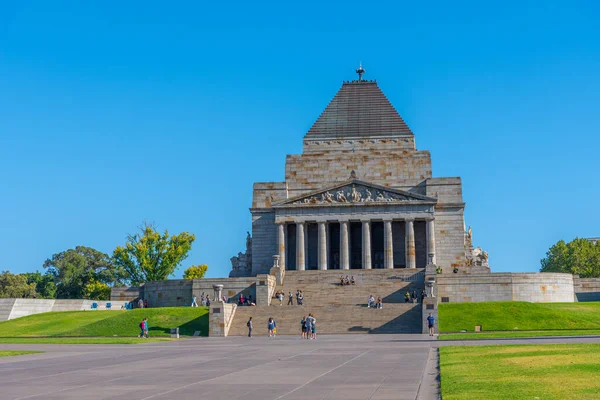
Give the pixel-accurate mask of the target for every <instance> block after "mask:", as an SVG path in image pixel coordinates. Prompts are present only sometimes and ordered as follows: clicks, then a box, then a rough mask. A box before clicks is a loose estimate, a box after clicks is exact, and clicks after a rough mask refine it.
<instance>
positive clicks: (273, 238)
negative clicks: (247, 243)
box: [252, 212, 279, 275]
mask: <svg viewBox="0 0 600 400" xmlns="http://www.w3.org/2000/svg"><path fill="white" fill-rule="evenodd" d="M275 254H279V251H278V248H277V225H275V213H274V212H257V213H253V214H252V274H253V275H257V274H268V273H269V271H270V270H271V267H273V256H274V255H275Z"/></svg>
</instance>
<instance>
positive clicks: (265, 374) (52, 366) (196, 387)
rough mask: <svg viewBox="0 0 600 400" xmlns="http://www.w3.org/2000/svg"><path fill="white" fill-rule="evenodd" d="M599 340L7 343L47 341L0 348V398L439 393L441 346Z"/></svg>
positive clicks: (398, 397)
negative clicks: (3, 353) (15, 353)
mask: <svg viewBox="0 0 600 400" xmlns="http://www.w3.org/2000/svg"><path fill="white" fill-rule="evenodd" d="M598 342H600V337H591V338H573V339H567V338H539V339H514V340H512V339H511V340H485V341H483V340H482V341H464V342H463V341H456V342H439V341H436V340H431V339H430V338H429V337H428V336H426V335H329V336H322V337H320V338H319V339H318V340H301V339H300V338H298V337H292V336H285V337H276V338H268V337H256V338H252V339H249V338H243V337H230V338H196V339H189V340H185V341H180V342H158V343H148V344H141V345H131V346H128V345H23V344H21V345H19V344H11V345H1V344H0V350H8V349H21V350H43V351H45V353H43V354H31V355H25V356H19V357H3V358H0V388H1V391H0V398H1V399H2V400H4V399H13V400H16V399H82V398H84V399H132V400H142V399H197V398H207V399H245V400H253V399H256V400H268V399H285V400H292V399H373V400H375V399H394V400H402V399H411V400H414V399H417V398H418V399H435V398H436V397H437V396H436V395H435V394H434V393H435V392H434V391H432V390H431V382H432V381H433V380H434V379H435V377H434V374H433V373H432V372H431V371H432V367H434V366H435V362H433V363H432V362H429V363H428V360H434V361H435V354H436V348H437V347H438V346H445V345H488V344H522V343H523V344H525V343H526V344H536V343H598ZM422 378H424V383H423V384H421V381H422ZM428 382H429V383H428Z"/></svg>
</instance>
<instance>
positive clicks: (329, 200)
mask: <svg viewBox="0 0 600 400" xmlns="http://www.w3.org/2000/svg"><path fill="white" fill-rule="evenodd" d="M321 198H322V199H323V201H324V202H327V203H333V195H332V194H331V193H329V192H325V193H323V194H322V195H321Z"/></svg>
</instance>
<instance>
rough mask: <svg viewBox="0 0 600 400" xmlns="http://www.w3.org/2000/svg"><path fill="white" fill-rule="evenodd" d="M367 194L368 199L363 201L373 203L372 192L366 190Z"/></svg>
mask: <svg viewBox="0 0 600 400" xmlns="http://www.w3.org/2000/svg"><path fill="white" fill-rule="evenodd" d="M365 194H366V197H365V198H364V200H363V201H365V202H370V201H373V198H372V197H371V192H370V191H369V189H365Z"/></svg>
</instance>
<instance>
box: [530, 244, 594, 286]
mask: <svg viewBox="0 0 600 400" xmlns="http://www.w3.org/2000/svg"><path fill="white" fill-rule="evenodd" d="M540 272H564V273H568V274H574V275H579V276H580V277H582V278H597V277H600V242H597V243H595V244H594V243H592V242H590V241H588V240H587V239H582V238H575V239H574V240H573V241H571V242H569V243H565V241H564V240H560V241H558V242H557V243H556V244H555V245H554V246H552V247H551V248H550V249H549V250H548V252H547V253H546V257H545V258H543V259H542V260H541V268H540Z"/></svg>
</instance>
